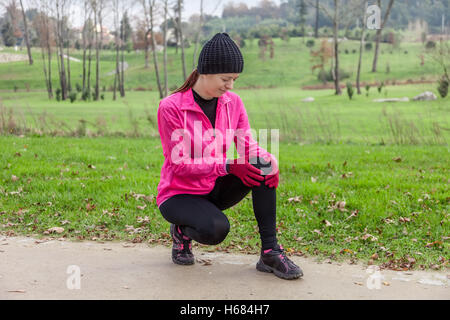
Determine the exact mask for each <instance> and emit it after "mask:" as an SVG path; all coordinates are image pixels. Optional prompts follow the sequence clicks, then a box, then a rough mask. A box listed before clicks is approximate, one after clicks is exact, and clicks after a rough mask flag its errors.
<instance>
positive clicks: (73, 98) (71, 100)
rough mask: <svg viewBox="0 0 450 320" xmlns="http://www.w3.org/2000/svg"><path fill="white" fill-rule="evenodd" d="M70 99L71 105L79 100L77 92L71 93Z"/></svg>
mask: <svg viewBox="0 0 450 320" xmlns="http://www.w3.org/2000/svg"><path fill="white" fill-rule="evenodd" d="M69 99H70V102H71V103H74V102H75V101H76V100H77V93H76V92H71V93H70V94H69Z"/></svg>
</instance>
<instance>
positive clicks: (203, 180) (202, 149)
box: [156, 89, 271, 207]
mask: <svg viewBox="0 0 450 320" xmlns="http://www.w3.org/2000/svg"><path fill="white" fill-rule="evenodd" d="M158 130H159V134H160V136H161V143H162V149H163V154H164V159H165V160H164V164H163V166H162V168H161V179H160V182H159V184H158V195H157V197H156V204H157V206H158V207H159V206H160V205H161V204H162V203H163V202H164V201H166V200H167V199H169V198H170V197H172V196H174V195H177V194H199V195H200V194H208V193H209V192H211V190H212V189H213V188H214V185H215V181H216V179H217V178H218V177H220V176H225V175H227V171H226V167H225V166H226V153H227V150H228V148H229V147H230V146H231V141H232V140H234V143H235V145H236V150H237V152H238V153H239V157H240V158H242V157H244V155H245V159H247V161H248V160H249V159H250V158H253V157H256V156H259V157H265V156H271V154H270V153H268V152H267V151H266V150H264V149H263V148H261V147H260V146H259V145H258V143H257V142H256V141H255V140H254V139H253V137H252V134H251V131H250V125H249V122H248V116H247V111H246V110H245V107H244V104H243V103H242V100H241V98H240V97H239V96H238V95H237V94H235V93H233V92H226V93H225V94H223V95H222V96H221V97H220V98H219V99H218V104H217V111H216V122H215V131H214V130H213V127H212V124H211V122H210V121H209V119H208V117H207V116H206V115H205V114H204V112H203V110H202V109H201V108H200V106H199V105H198V104H197V103H196V102H195V100H194V96H193V94H192V89H189V90H188V91H186V92H178V93H175V94H172V95H170V96H168V97H166V98H164V99H163V100H161V102H160V104H159V108H158Z"/></svg>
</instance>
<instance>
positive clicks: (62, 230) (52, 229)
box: [47, 227, 64, 233]
mask: <svg viewBox="0 0 450 320" xmlns="http://www.w3.org/2000/svg"><path fill="white" fill-rule="evenodd" d="M47 232H48V233H63V232H64V228H61V227H53V228H50V229H48V230H47Z"/></svg>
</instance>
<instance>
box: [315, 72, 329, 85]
mask: <svg viewBox="0 0 450 320" xmlns="http://www.w3.org/2000/svg"><path fill="white" fill-rule="evenodd" d="M317 79H318V80H319V81H320V82H322V83H324V84H325V83H327V72H326V71H325V69H320V71H319V74H318V75H317Z"/></svg>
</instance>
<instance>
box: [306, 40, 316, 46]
mask: <svg viewBox="0 0 450 320" xmlns="http://www.w3.org/2000/svg"><path fill="white" fill-rule="evenodd" d="M315 44H316V42H315V41H314V40H313V39H309V40H308V41H306V46H307V47H308V48H312V47H314V45H315Z"/></svg>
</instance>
